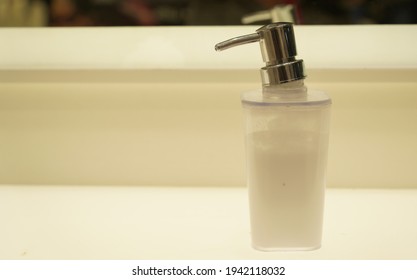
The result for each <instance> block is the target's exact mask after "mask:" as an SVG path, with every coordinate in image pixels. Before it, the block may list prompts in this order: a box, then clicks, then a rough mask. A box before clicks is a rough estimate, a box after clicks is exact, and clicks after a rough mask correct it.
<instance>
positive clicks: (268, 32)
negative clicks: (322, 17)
mask: <svg viewBox="0 0 417 280" xmlns="http://www.w3.org/2000/svg"><path fill="white" fill-rule="evenodd" d="M257 41H259V43H260V46H261V52H262V58H263V60H264V62H265V63H266V66H265V67H263V68H262V69H261V76H262V83H263V85H265V86H269V85H277V84H282V83H287V82H291V81H295V80H300V79H304V78H305V77H306V75H305V73H304V63H303V60H301V59H300V60H298V59H296V58H295V56H296V55H297V49H296V44H295V36H294V28H293V24H292V23H289V22H277V23H272V24H268V25H265V26H263V27H261V28H259V29H258V30H256V33H253V34H249V35H244V36H240V37H236V38H232V39H229V40H226V41H224V42H221V43H218V44H217V45H216V46H215V49H216V50H217V51H221V50H225V49H228V48H231V47H235V46H239V45H243V44H247V43H253V42H257Z"/></svg>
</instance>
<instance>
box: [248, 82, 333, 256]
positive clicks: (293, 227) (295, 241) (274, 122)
mask: <svg viewBox="0 0 417 280" xmlns="http://www.w3.org/2000/svg"><path fill="white" fill-rule="evenodd" d="M242 104H243V110H244V113H245V127H246V131H245V135H246V139H245V140H246V158H247V183H248V188H249V202H250V219H251V233H252V244H253V247H254V248H256V249H259V250H267V251H273V250H311V249H316V248H319V247H320V246H321V236H322V221H323V208H324V191H325V173H326V165H327V150H328V139H329V121H330V105H331V100H330V98H329V97H328V96H327V95H326V94H324V93H323V92H318V91H307V90H306V88H305V87H304V86H303V84H302V81H297V82H290V83H286V84H284V85H279V86H274V87H270V88H268V87H264V88H263V90H260V91H255V92H249V93H244V94H243V95H242Z"/></svg>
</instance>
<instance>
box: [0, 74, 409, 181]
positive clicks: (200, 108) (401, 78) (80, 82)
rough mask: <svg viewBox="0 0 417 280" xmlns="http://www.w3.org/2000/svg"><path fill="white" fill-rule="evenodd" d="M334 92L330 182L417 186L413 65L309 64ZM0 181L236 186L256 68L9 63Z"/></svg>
mask: <svg viewBox="0 0 417 280" xmlns="http://www.w3.org/2000/svg"><path fill="white" fill-rule="evenodd" d="M309 74H310V76H309V79H308V80H307V81H308V86H309V87H311V88H319V89H323V90H325V91H327V92H328V93H329V94H330V95H331V96H332V98H333V113H332V128H331V129H332V130H331V141H330V153H329V167H328V186H329V187H336V188H337V187H348V188H413V187H414V188H415V187H417V172H416V171H417V79H415V77H417V72H416V71H415V70H402V71H400V70H386V71H383V70H361V71H355V70H349V71H343V70H338V71H336V70H321V71H319V70H313V71H310V72H309ZM2 77H3V82H2V83H0V183H1V184H81V185H84V184H100V185H124V184H129V185H209V186H225V185H236V186H242V185H244V184H245V181H244V172H245V171H244V168H245V165H244V149H243V132H242V123H241V121H242V119H241V118H242V115H241V114H242V112H241V110H240V100H239V95H240V93H241V92H242V91H244V90H250V89H254V88H257V87H258V74H257V71H252V70H239V71H235V70H224V71H208V70H207V71H204V70H199V71H193V70H183V71H152V70H143V71H124V72H123V71H113V72H111V71H110V72H109V71H50V72H48V71H46V72H39V71H37V72H30V71H26V72H25V71H23V72H22V71H11V72H10V71H8V72H7V73H6V72H3V73H2Z"/></svg>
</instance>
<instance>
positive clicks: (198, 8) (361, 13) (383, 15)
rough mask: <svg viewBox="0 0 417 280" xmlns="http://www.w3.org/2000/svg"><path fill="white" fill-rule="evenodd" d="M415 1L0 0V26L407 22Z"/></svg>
mask: <svg viewBox="0 0 417 280" xmlns="http://www.w3.org/2000/svg"><path fill="white" fill-rule="evenodd" d="M416 2H417V1H416V0H0V27H19V26H22V27H23V26H151V25H240V24H256V25H260V24H265V23H268V22H273V21H291V22H295V23H297V24H413V23H417V8H416V6H417V5H416Z"/></svg>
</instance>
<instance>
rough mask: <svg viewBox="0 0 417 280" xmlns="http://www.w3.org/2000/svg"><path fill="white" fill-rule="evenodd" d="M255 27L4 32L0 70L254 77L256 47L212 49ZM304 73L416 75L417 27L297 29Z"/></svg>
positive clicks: (1, 33) (257, 62)
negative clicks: (244, 72) (249, 72)
mask: <svg viewBox="0 0 417 280" xmlns="http://www.w3.org/2000/svg"><path fill="white" fill-rule="evenodd" d="M256 28H257V27H256V26H234V27H220V26H219V27H112V28H110V27H106V28H87V27H86V28H1V29H0V40H1V42H2V43H1V44H0V69H1V70H10V69H14V70H17V69H21V70H34V69H43V70H56V69H60V70H69V69H84V70H86V69H90V70H91V69H96V70H97V69H111V70H115V69H257V68H260V67H262V66H263V62H262V60H261V55H260V50H259V46H258V44H256V43H255V44H251V45H245V46H241V47H239V48H235V49H232V50H227V51H224V52H221V53H216V52H215V51H214V45H215V44H216V43H218V42H220V41H222V40H225V39H228V38H231V37H234V36H238V35H243V34H248V33H252V32H254V30H255V29H256ZM295 32H296V38H297V45H298V54H299V57H300V58H303V59H304V60H305V62H306V65H307V69H328V68H330V69H364V68H365V69H368V68H378V69H382V68H383V69H386V68H389V69H398V68H400V69H404V68H405V69H407V68H416V67H417V56H416V55H415V50H416V49H417V36H416V34H417V25H360V26H296V27H295Z"/></svg>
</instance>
